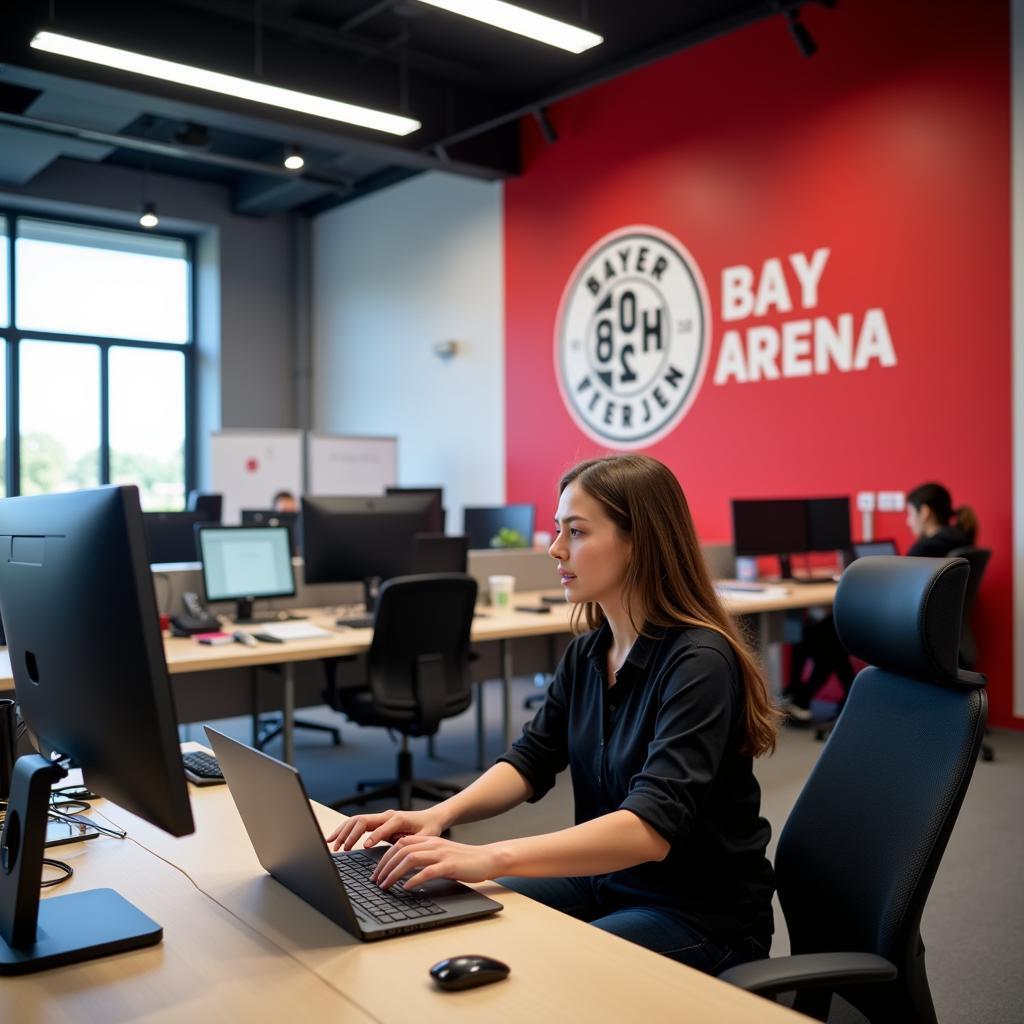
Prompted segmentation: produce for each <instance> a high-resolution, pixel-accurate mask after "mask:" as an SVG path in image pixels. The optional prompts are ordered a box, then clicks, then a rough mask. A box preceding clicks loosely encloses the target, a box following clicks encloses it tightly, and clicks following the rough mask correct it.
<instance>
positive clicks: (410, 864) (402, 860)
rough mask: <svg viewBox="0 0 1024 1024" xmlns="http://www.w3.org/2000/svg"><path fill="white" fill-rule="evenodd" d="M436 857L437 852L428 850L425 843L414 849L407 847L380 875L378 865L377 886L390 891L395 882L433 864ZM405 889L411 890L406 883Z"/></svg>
mask: <svg viewBox="0 0 1024 1024" xmlns="http://www.w3.org/2000/svg"><path fill="white" fill-rule="evenodd" d="M437 857H438V853H437V851H435V850H432V849H430V847H429V846H427V845H426V844H425V843H424V844H420V845H418V846H415V847H409V848H407V849H405V850H403V851H402V852H401V853H400V854H397V855H396V856H395V857H394V858H393V859H392V861H391V863H389V864H388V866H387V869H386V872H385V873H381V870H380V865H378V867H377V872H378V874H377V879H378V880H377V884H378V885H379V886H380V887H381V888H382V889H390V888H391V886H393V885H394V884H395V883H396V882H399V881H401V880H402V878H403V877H404V876H405V875H407V874H409V872H410V871H416V870H417V869H423V868H426V867H427V866H428V865H430V864H432V863H434V861H435V860H436V859H437ZM405 887H406V888H407V889H408V888H412V886H411V884H410V883H409V882H407V883H406V886H405Z"/></svg>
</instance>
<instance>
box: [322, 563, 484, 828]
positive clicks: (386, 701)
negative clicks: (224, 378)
mask: <svg viewBox="0 0 1024 1024" xmlns="http://www.w3.org/2000/svg"><path fill="white" fill-rule="evenodd" d="M476 593H477V585H476V580H475V579H473V577H472V576H465V575H462V574H457V573H438V574H433V575H421V576H400V577H397V578H395V579H392V580H388V582H387V583H385V584H384V586H383V587H381V590H380V596H379V597H378V599H377V612H376V617H375V619H374V625H373V641H372V642H371V644H370V651H369V653H368V655H367V660H366V669H367V675H368V678H369V684H370V685H369V687H368V688H366V689H359V690H337V689H329V690H328V697H329V702H330V703H331V705H332V706H333V707H335V708H336V709H337V710H339V711H341V712H343V713H344V714H345V715H347V716H348V717H349V718H350V719H351V720H352V721H353V722H356V723H358V724H359V725H380V726H384V727H385V728H387V729H394V730H396V731H397V732H399V733H401V735H402V747H401V750H400V751H399V753H398V766H397V767H398V777H397V779H396V780H394V781H392V782H388V783H386V784H384V785H379V786H378V785H374V784H373V783H362V784H360V785H359V786H358V787H357V790H356V792H354V793H350V794H348V795H347V796H344V797H342V798H341V799H340V800H335V801H334V802H333V803H332V804H331V806H332V807H336V808H339V809H340V808H342V807H347V806H351V805H355V804H365V803H368V802H370V801H372V800H394V799H397V801H398V806H399V807H400V808H402V809H406V810H407V809H409V808H410V807H412V800H413V798H414V797H418V798H420V799H423V800H432V801H436V800H443V799H444V798H445V797H447V796H451V794H452V793H457V792H458V790H459V787H458V786H449V785H445V784H443V783H438V782H429V781H427V780H424V779H417V778H414V777H413V773H412V754H410V753H409V737H410V736H434V735H435V734H436V733H437V730H438V728H439V726H440V724H441V720H442V719H444V718H451V717H453V716H455V715H460V714H462V712H463V711H465V710H466V708H468V707H469V704H470V701H471V700H472V694H473V692H472V683H471V680H470V676H469V671H468V663H469V631H470V627H471V625H472V623H473V606H474V605H475V604H476ZM371 786H373V788H369V787H371Z"/></svg>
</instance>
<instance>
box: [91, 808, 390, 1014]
mask: <svg viewBox="0 0 1024 1024" xmlns="http://www.w3.org/2000/svg"><path fill="white" fill-rule="evenodd" d="M95 813H96V814H98V815H99V816H100V817H101V818H103V819H104V821H108V822H110V824H111V826H112V827H114V828H120V826H119V825H118V824H117V822H115V821H112V820H111V819H110V818H109V817H107V815H105V814H103V813H102V812H101V811H96V812H95ZM122 831H123V830H122ZM125 836H126V837H127V839H128V841H129V842H130V843H134V844H135V845H136V846H137V847H138V848H139V849H140V850H145V851H146V853H148V854H150V855H151V856H153V857H156V859H157V860H161V861H163V862H164V863H165V864H166V865H167V866H168V867H170V868H173V869H174V870H175V871H177V872H178V874H179V875H183V876H184V877H185V878H186V879H188V881H189V883H190V884H191V885H192V887H193V888H194V889H195V890H196V892H199V893H201V894H202V895H203V896H205V897H206V898H207V899H208V900H210V901H211V902H213V903H215V904H217V906H218V907H220V908H221V910H223V911H224V913H226V914H229V915H230V916H231V917H233V918H234V919H235V920H236V921H238V922H239V923H240V924H241V925H243V926H244V927H245V928H246V929H248V930H249V931H250V932H252V933H253V934H254V935H256V936H257V937H258V938H259V939H261V940H262V941H263V942H266V943H268V944H269V945H271V946H273V947H274V948H275V949H277V950H279V951H280V952H281V953H283V954H284V955H285V956H286V957H288V959H289V960H293V961H294V962H295V963H297V964H298V965H299V966H300V967H301V968H302V969H303V970H305V971H308V972H309V973H310V974H312V975H313V977H315V978H316V979H317V980H318V981H319V982H320V983H321V984H323V985H325V986H326V987H327V988H329V989H330V990H331V991H332V992H334V993H335V994H336V995H340V996H341V997H342V998H343V999H346V1000H348V1002H350V1003H351V1004H352V1005H353V1006H354V1007H356V1009H358V1010H362V1011H363V1013H365V1014H366V1016H367V1017H369V1018H370V1019H371V1020H375V1021H377V1024H384V1022H383V1021H381V1019H380V1017H378V1016H376V1015H375V1014H374V1013H373V1012H372V1011H371V1010H370V1008H369V1007H367V1006H363V1004H362V1003H360V1002H357V1001H356V1000H355V999H353V998H352V995H351V994H350V993H348V992H346V991H344V990H343V989H341V988H339V987H338V986H337V985H334V984H332V983H331V982H330V981H329V980H328V979H327V978H325V977H323V975H321V974H319V973H318V972H317V971H315V970H313V968H312V967H310V966H309V964H306V963H303V961H302V960H300V959H299V958H298V957H297V956H296V955H295V954H294V953H292V952H291V951H290V950H288V949H286V948H285V947H284V946H282V945H281V944H280V943H279V942H277V941H275V940H274V939H272V938H271V937H270V936H269V935H265V934H264V933H263V932H261V931H260V930H259V929H258V928H256V927H255V926H254V925H252V924H250V923H249V922H248V921H246V920H245V918H244V917H241V916H240V915H239V914H237V913H236V912H235V911H234V910H232V909H231V908H230V907H229V906H228V905H227V904H225V903H222V902H221V901H220V900H219V899H217V897H216V896H214V895H212V894H211V893H208V892H207V891H206V890H205V889H204V888H203V887H202V886H201V885H200V884H199V883H198V882H197V881H196V880H195V879H194V878H193V877H192V876H191V875H190V874H189V873H188V872H187V871H186V870H185V869H184V868H183V867H181V866H180V865H179V864H175V863H174V861H171V860H168V859H167V858H166V857H164V856H163V855H162V854H159V853H157V852H156V850H151V849H150V848H149V847H148V846H146V845H145V844H144V843H140V842H139V840H138V839H135V838H134V837H132V836H129V835H128V833H127V832H125Z"/></svg>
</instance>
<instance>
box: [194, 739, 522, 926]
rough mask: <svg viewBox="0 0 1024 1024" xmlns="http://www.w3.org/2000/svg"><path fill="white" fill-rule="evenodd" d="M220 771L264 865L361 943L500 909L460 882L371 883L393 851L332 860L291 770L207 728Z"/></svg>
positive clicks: (336, 855) (298, 779) (364, 852)
mask: <svg viewBox="0 0 1024 1024" xmlns="http://www.w3.org/2000/svg"><path fill="white" fill-rule="evenodd" d="M206 735H207V736H208V737H209V739H210V745H211V746H212V747H213V751H214V753H215V754H216V755H217V761H218V762H219V764H220V770H221V771H222V772H223V773H224V779H225V781H226V782H227V784H228V789H229V790H230V791H231V796H232V798H233V799H234V801H235V806H236V807H237V808H238V813H239V814H240V815H241V817H242V822H243V823H244V825H245V830H246V832H248V833H249V840H250V842H251V843H252V845H253V849H254V850H255V851H256V856H257V857H258V858H259V862H260V864H262V865H263V867H264V868H265V869H266V870H267V871H268V872H269V873H270V874H271V875H273V877H274V878H276V879H277V880H278V881H279V882H280V883H281V884H282V885H284V886H286V887H287V888H288V889H291V891H292V892H293V893H295V895H296V896H298V897H299V898H300V899H302V900H305V902H306V903H308V904H309V905H310V906H311V907H313V908H314V909H316V910H319V911H320V913H321V914H323V915H324V916H325V917H327V918H330V920H332V921H333V922H334V923H335V924H339V925H341V927H342V928H344V929H345V931H347V932H349V933H350V934H352V935H354V936H355V937H356V938H357V939H364V940H367V941H369V940H372V939H385V938H388V937H389V936H391V935H402V934H404V933H405V932H419V931H423V930H424V929H427V928H437V927H440V926H441V925H447V924H455V923H456V922H457V921H468V920H470V919H472V918H475V917H483V916H485V915H487V914H494V913H497V911H499V910H501V909H502V905H501V904H500V903H498V902H497V901H496V900H492V899H490V898H489V897H487V896H484V895H483V894H482V893H479V892H477V891H476V890H475V889H471V888H470V887H469V886H468V885H463V884H462V883H461V882H452V881H448V880H447V879H440V878H438V879H434V880H433V881H430V882H427V883H426V884H424V885H423V886H421V887H420V888H418V889H416V890H414V891H412V892H405V891H404V890H403V889H401V887H400V886H399V885H394V886H392V887H391V889H389V890H387V891H386V892H385V891H384V890H383V889H381V888H380V887H379V886H378V885H377V884H376V883H375V882H371V881H370V875H371V874H372V873H373V870H374V868H375V867H376V865H377V862H378V861H379V860H380V858H381V857H383V856H384V853H385V852H386V851H387V849H388V847H387V846H375V847H372V848H371V849H369V850H362V849H356V850H351V851H349V852H348V853H344V852H341V853H331V851H330V850H329V849H328V846H327V841H326V840H325V839H324V836H323V833H322V832H321V831H320V826H319V825H318V824H317V820H316V818H315V816H314V815H313V808H312V807H310V805H309V797H308V796H307V795H306V788H305V786H303V784H302V779H301V777H300V776H299V773H298V771H296V770H295V769H294V768H293V767H292V766H291V765H287V764H284V763H283V762H282V761H277V760H275V759H274V758H272V757H268V756H267V755H266V754H264V753H262V752H260V751H259V750H254V749H253V748H252V747H247V746H246V745H245V744H244V743H239V742H238V741H237V740H233V739H231V737H230V736H225V735H224V734H223V733H221V732H218V731H217V730H216V729H211V728H210V727H209V726H207V727H206Z"/></svg>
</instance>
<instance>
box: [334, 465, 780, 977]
mask: <svg viewBox="0 0 1024 1024" xmlns="http://www.w3.org/2000/svg"><path fill="white" fill-rule="evenodd" d="M555 525H556V529H557V536H556V537H555V540H554V543H553V544H552V545H551V549H550V554H551V556H552V558H554V559H555V560H556V562H557V563H558V573H559V576H560V578H561V582H562V586H563V588H564V590H565V595H566V598H567V600H568V601H570V602H572V603H573V604H575V605H576V609H575V611H574V622H575V624H576V625H578V624H579V622H580V620H583V621H585V623H586V625H587V627H588V628H589V630H590V632H588V633H586V634H585V635H582V636H578V637H576V639H574V640H573V641H572V643H571V644H570V645H569V648H568V650H567V651H566V653H565V656H564V658H563V659H562V661H561V664H560V665H559V667H558V670H557V671H556V673H555V677H554V680H553V681H552V683H551V686H550V689H549V691H548V694H547V696H546V699H545V701H544V704H543V705H542V706H541V708H540V710H539V711H538V713H537V716H536V717H535V718H534V720H533V721H532V722H531V723H529V724H528V725H527V726H526V727H525V728H524V730H523V735H522V737H521V738H520V739H519V740H518V741H517V742H516V743H515V744H513V746H512V747H511V749H510V750H509V751H508V752H507V753H506V754H505V755H504V756H503V757H501V758H499V760H498V762H497V763H496V764H495V765H494V766H493V767H491V768H490V769H489V770H488V771H487V772H485V773H484V774H483V775H482V776H481V777H480V778H479V779H477V780H476V782H474V783H473V784H472V785H470V786H468V787H467V788H466V789H464V790H462V791H461V792H460V793H458V794H456V795H455V796H453V797H451V798H450V799H448V800H445V801H443V802H442V803H439V804H437V805H436V806H434V807H431V808H429V809H427V810H423V811H384V812H383V813H380V814H361V815H358V816H356V817H353V818H350V819H348V820H347V821H346V822H345V823H344V824H342V825H340V826H339V827H338V828H337V829H335V830H334V831H333V832H332V833H331V835H330V836H329V837H328V840H329V842H331V843H332V844H333V848H334V849H339V848H341V847H344V848H345V849H346V850H349V849H352V847H353V846H354V845H355V844H356V842H357V841H358V840H359V839H360V838H361V837H363V836H364V835H366V836H367V838H366V841H365V843H364V845H365V846H373V845H374V844H376V843H378V842H380V841H382V840H397V841H396V842H395V845H394V846H393V847H392V848H391V850H389V851H388V853H387V854H386V855H385V856H384V857H382V858H381V861H380V863H379V865H378V867H377V869H376V873H375V876H374V877H375V880H376V881H377V883H378V884H379V885H380V886H381V887H382V888H388V887H389V886H391V885H394V884H395V883H396V882H398V881H399V880H400V879H402V878H403V877H404V876H406V875H408V874H409V873H410V872H412V876H411V877H410V878H408V879H407V881H406V882H405V884H406V886H407V887H415V886H418V885H421V884H422V883H424V882H426V881H428V880H430V879H433V878H454V879H459V880H461V881H466V882H478V881H483V880H485V879H488V878H494V877H496V876H499V875H506V876H512V877H505V878H501V879H500V881H501V882H502V884H504V885H507V886H509V887H510V888H512V889H515V890H517V891H518V892H521V893H524V894H525V895H527V896H530V897H532V898H534V899H537V900H539V901H541V902H542V903H546V904H548V905H549V906H552V907H555V908H557V909H559V910H562V911H564V912H566V913H568V914H571V915H573V916H574V917H577V918H580V919H582V920H584V921H589V922H590V923H592V924H594V925H595V926H597V927H599V928H602V929H604V930H606V931H609V932H612V933H613V934H616V935H619V936H621V937H623V938H626V939H629V940H632V941H633V942H637V943H639V944H641V945H643V946H646V947H647V948H649V949H653V950H656V951H657V952H660V953H664V954H666V955H668V956H670V957H672V958H673V959H676V960H678V961H681V962H683V963H686V964H689V965H691V966H693V967H697V968H699V969H701V970H704V971H707V972H709V973H717V972H720V971H722V970H724V969H725V968H726V967H729V966H731V965H733V964H736V963H742V962H744V961H747V960H752V959H756V958H760V957H764V956H767V954H768V947H769V944H770V942H771V931H772V914H771V895H772V889H773V887H774V879H773V874H772V868H771V865H770V864H769V862H768V861H767V859H766V858H765V847H766V846H767V844H768V839H769V835H770V828H769V825H768V823H767V822H766V821H765V820H764V819H763V818H761V817H759V811H760V789H759V788H758V784H757V782H756V780H755V779H754V776H753V772H752V757H753V756H755V755H758V754H762V753H765V752H766V751H770V750H771V749H773V747H774V742H775V731H776V721H775V719H776V712H775V711H774V709H773V708H772V707H771V705H770V703H769V700H768V696H767V691H766V687H765V683H764V679H763V676H762V674H761V670H760V669H759V668H758V666H757V663H756V662H755V661H754V659H753V658H752V656H751V654H750V653H749V651H748V650H747V649H746V647H745V646H744V644H743V642H742V641H741V640H740V638H739V635H738V633H737V631H736V628H735V626H734V625H733V623H732V621H731V620H730V619H729V617H728V615H727V614H726V613H725V611H724V610H723V609H722V606H721V604H720V603H719V601H718V598H717V596H716V594H715V591H714V588H713V586H712V584H711V580H710V578H709V576H708V573H707V570H706V568H705V566H704V562H703V558H702V556H701V552H700V548H699V547H698V543H697V537H696V534H695V532H694V527H693V522H692V520H691V518H690V513H689V509H688V507H687V504H686V499H685V497H684V496H683V492H682V489H681V488H680V486H679V483H678V481H677V480H676V479H675V477H674V476H673V475H672V473H671V472H670V471H669V470H668V469H667V468H666V467H665V466H663V465H662V464H661V463H659V462H656V461H655V460H654V459H651V458H647V457H646V456H642V455H618V456H611V457H608V458H603V459H594V460H592V461H589V462H584V463H582V464H580V465H579V466H577V467H576V468H575V469H573V470H571V471H570V472H569V473H567V474H566V475H565V476H564V477H563V478H562V481H561V483H560V485H559V501H558V512H557V515H556V520H555ZM567 765H568V766H570V769H571V773H572V781H573V791H574V797H575V803H576V814H575V817H576V824H575V826H573V827H571V828H567V829H564V830H562V831H560V832H555V833H551V834H547V835H539V836H531V837H528V838H522V839H511V840H508V841H507V842H498V843H490V844H487V845H484V846H468V845H465V844H463V843H456V842H451V841H449V840H446V839H442V838H439V837H440V835H441V833H442V832H443V831H444V830H445V829H446V828H448V827H450V826H452V825H455V824H460V823H465V822H470V821H479V820H480V819H482V818H489V817H491V816H493V815H497V814H500V813H502V812H503V811H507V810H509V809H510V808H512V807H515V806H516V805H518V804H520V803H522V802H523V801H524V800H528V801H535V800H539V799H540V798H541V797H542V796H543V795H544V794H545V793H546V792H547V791H548V790H549V789H550V788H551V786H552V785H553V784H554V781H555V776H556V775H557V774H558V773H559V772H560V771H562V770H563V769H564V768H565V767H566V766H567ZM367 834H368V835H367Z"/></svg>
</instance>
